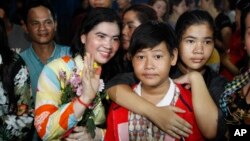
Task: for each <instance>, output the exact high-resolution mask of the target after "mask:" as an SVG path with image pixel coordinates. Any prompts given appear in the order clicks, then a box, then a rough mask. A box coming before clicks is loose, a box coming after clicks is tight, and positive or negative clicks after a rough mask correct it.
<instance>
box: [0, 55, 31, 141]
mask: <svg viewBox="0 0 250 141" xmlns="http://www.w3.org/2000/svg"><path fill="white" fill-rule="evenodd" d="M13 60H14V62H13V66H12V67H10V68H11V70H10V75H11V76H10V78H11V80H13V81H12V86H13V87H14V91H13V93H14V98H13V99H14V100H11V98H10V97H9V95H8V91H7V90H5V89H4V88H3V83H2V78H1V81H0V140H8V141H11V140H19V139H24V138H25V137H26V135H27V134H28V133H29V131H31V128H32V126H33V119H34V115H33V107H34V102H33V99H32V94H31V88H30V79H29V74H28V70H27V67H26V65H25V63H24V61H23V60H22V58H21V57H20V56H19V55H17V54H16V55H15V58H14V59H13ZM10 101H15V104H16V107H15V108H13V106H10V105H11V104H10ZM13 109H14V110H13ZM15 109H16V110H15Z"/></svg>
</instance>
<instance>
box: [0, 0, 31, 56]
mask: <svg viewBox="0 0 250 141" xmlns="http://www.w3.org/2000/svg"><path fill="white" fill-rule="evenodd" d="M0 13H2V14H0V17H1V18H2V19H3V20H4V24H5V27H6V31H7V36H8V42H9V47H10V49H11V50H13V51H15V52H17V53H20V52H22V51H24V50H25V49H26V48H28V46H29V44H30V39H29V37H28V35H27V33H25V31H24V29H23V27H22V25H19V24H16V23H14V22H12V21H11V19H10V13H9V8H8V5H7V4H3V5H0ZM1 15H2V16H1Z"/></svg>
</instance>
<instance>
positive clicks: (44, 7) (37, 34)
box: [20, 0, 70, 98]
mask: <svg viewBox="0 0 250 141" xmlns="http://www.w3.org/2000/svg"><path fill="white" fill-rule="evenodd" d="M24 23H25V29H26V31H27V33H28V35H29V37H30V39H31V44H30V46H29V47H28V48H27V49H25V50H24V51H23V52H21V54H20V55H21V57H22V58H23V60H24V61H25V63H26V64H27V67H28V70H29V73H30V79H31V86H32V94H33V97H34V98H35V96H36V91H37V82H38V77H39V75H40V73H41V71H42V69H43V67H44V65H45V64H47V63H49V62H51V61H52V60H54V59H57V58H60V57H61V56H65V55H69V54H70V47H68V46H64V45H59V44H57V43H56V42H55V41H54V37H55V33H56V28H57V22H56V15H55V13H54V11H53V9H52V7H51V5H50V3H48V2H47V1H46V0H35V1H32V2H29V3H28V5H27V7H26V10H25V14H24Z"/></svg>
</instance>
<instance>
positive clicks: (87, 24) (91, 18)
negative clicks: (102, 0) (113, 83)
mask: <svg viewBox="0 0 250 141" xmlns="http://www.w3.org/2000/svg"><path fill="white" fill-rule="evenodd" d="M102 22H112V23H117V24H118V26H119V29H120V31H121V28H122V22H121V19H120V17H119V15H118V14H117V13H116V12H115V11H114V10H113V9H111V8H101V7H99V8H93V9H91V10H90V12H89V13H88V14H87V16H86V17H85V18H84V19H83V21H82V23H81V26H80V30H78V32H77V33H76V36H75V38H74V41H73V45H72V47H71V53H72V56H73V57H75V56H76V55H78V54H80V55H81V56H83V55H84V54H85V44H83V43H82V42H81V35H83V34H87V33H89V32H90V31H91V30H92V29H94V28H95V27H96V26H97V25H98V24H100V23H102ZM119 38H120V39H121V32H120V35H119ZM119 52H121V48H119V49H118V51H117V53H116V54H115V56H114V57H113V58H111V60H110V61H109V62H108V63H106V64H104V65H103V66H102V75H101V77H102V78H103V80H104V81H107V80H109V79H110V78H112V77H113V76H114V75H116V74H117V73H119V72H121V68H120V67H119V64H118V60H119V59H118V58H119V56H118V54H120V53H119Z"/></svg>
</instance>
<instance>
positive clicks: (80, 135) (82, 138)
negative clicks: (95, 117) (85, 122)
mask: <svg viewBox="0 0 250 141" xmlns="http://www.w3.org/2000/svg"><path fill="white" fill-rule="evenodd" d="M92 140H93V139H92V138H91V135H90V134H89V133H88V132H87V129H86V128H85V127H83V126H76V127H75V128H74V130H73V132H71V134H70V135H69V136H68V137H67V138H65V141H92Z"/></svg>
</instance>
